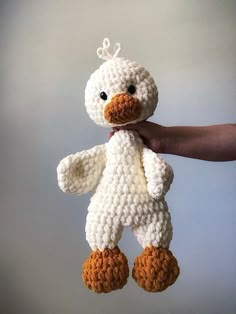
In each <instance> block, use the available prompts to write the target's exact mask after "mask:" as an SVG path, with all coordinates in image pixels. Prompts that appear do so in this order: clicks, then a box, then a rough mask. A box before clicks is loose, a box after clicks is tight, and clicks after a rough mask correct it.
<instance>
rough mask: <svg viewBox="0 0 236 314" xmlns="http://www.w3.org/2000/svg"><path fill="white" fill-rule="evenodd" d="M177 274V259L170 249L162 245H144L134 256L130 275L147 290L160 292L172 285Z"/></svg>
mask: <svg viewBox="0 0 236 314" xmlns="http://www.w3.org/2000/svg"><path fill="white" fill-rule="evenodd" d="M178 275H179V266H178V263H177V260H176V259H175V257H174V256H173V255H172V253H171V251H170V250H168V249H164V248H162V247H159V248H156V247H153V246H152V247H146V248H145V250H144V251H143V253H142V254H141V255H140V256H138V257H136V259H135V261H134V268H133V272H132V276H133V278H134V280H135V281H136V282H137V284H138V285H139V286H140V287H142V288H143V289H144V290H146V291H148V292H160V291H163V290H165V289H166V288H168V287H169V286H170V285H172V284H173V283H174V282H175V281H176V279H177V277H178Z"/></svg>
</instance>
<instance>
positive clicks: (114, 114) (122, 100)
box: [104, 94, 142, 124]
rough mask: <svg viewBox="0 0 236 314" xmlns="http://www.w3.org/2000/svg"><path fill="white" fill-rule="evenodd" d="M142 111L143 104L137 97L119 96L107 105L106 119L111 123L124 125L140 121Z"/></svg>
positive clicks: (105, 110)
mask: <svg viewBox="0 0 236 314" xmlns="http://www.w3.org/2000/svg"><path fill="white" fill-rule="evenodd" d="M141 111H142V106H141V103H140V101H139V100H138V99H137V98H136V97H133V96H131V95H128V94H118V95H115V96H114V97H113V98H112V99H111V101H110V102H109V103H108V104H107V105H106V107H105V109H104V117H105V119H106V120H107V121H108V122H109V123H113V124H124V123H127V122H132V121H134V120H136V119H138V118H139V116H140V114H141Z"/></svg>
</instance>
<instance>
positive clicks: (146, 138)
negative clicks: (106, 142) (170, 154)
mask: <svg viewBox="0 0 236 314" xmlns="http://www.w3.org/2000/svg"><path fill="white" fill-rule="evenodd" d="M119 130H135V131H137V132H138V134H139V135H140V137H141V138H142V140H143V143H144V144H145V145H146V146H147V147H148V148H150V149H151V150H152V151H154V152H155V153H164V152H165V144H164V133H165V127H164V126H162V125H159V124H156V123H153V122H149V121H142V122H138V123H135V124H128V125H125V126H120V127H115V128H113V132H110V133H109V137H112V135H113V134H114V133H115V132H117V131H119Z"/></svg>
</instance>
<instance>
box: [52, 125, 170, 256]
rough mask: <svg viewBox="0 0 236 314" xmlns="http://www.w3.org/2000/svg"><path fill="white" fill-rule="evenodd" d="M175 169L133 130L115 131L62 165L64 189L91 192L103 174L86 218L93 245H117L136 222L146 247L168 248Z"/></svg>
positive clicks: (139, 235) (63, 161) (87, 233)
mask: <svg viewBox="0 0 236 314" xmlns="http://www.w3.org/2000/svg"><path fill="white" fill-rule="evenodd" d="M104 166H105V169H104V170H103V173H102V174H101V171H102V169H103V167H104ZM171 174H172V170H171V168H170V166H169V165H168V164H167V163H166V162H165V161H164V160H163V159H162V158H160V157H159V156H158V155H157V154H155V153H153V152H152V151H151V150H149V149H148V148H146V147H144V146H143V143H142V140H141V139H140V137H139V136H138V134H137V133H136V132H134V131H119V132H116V133H115V134H114V136H113V137H112V138H111V139H110V141H109V142H108V143H107V144H106V146H105V145H101V146H95V147H94V148H92V149H91V150H89V151H83V152H81V153H77V154H75V155H70V156H68V157H66V158H65V159H63V160H62V161H61V163H60V164H59V166H58V180H59V186H60V188H61V189H62V190H63V191H64V192H71V193H77V194H83V193H86V192H88V191H91V190H92V189H93V188H94V187H95V185H96V184H97V183H98V180H99V177H100V181H99V184H98V186H97V188H96V191H95V194H94V195H93V197H92V198H91V202H90V205H89V208H88V211H89V213H88V216H87V223H86V239H87V241H88V242H89V244H90V246H91V248H92V249H93V250H96V249H100V250H103V249H105V248H106V247H109V248H113V247H114V246H115V245H116V244H117V242H118V241H119V239H120V237H121V234H122V230H123V228H124V227H125V226H132V227H133V231H134V234H135V236H136V237H137V240H138V241H139V242H140V244H141V245H142V246H143V247H146V246H147V245H149V246H150V245H154V246H162V247H168V246H169V243H170V240H171V237H172V227H171V221H170V215H169V213H168V207H167V204H166V202H165V201H164V195H165V193H166V191H167V190H168V188H169V185H170V183H171V181H172V176H171Z"/></svg>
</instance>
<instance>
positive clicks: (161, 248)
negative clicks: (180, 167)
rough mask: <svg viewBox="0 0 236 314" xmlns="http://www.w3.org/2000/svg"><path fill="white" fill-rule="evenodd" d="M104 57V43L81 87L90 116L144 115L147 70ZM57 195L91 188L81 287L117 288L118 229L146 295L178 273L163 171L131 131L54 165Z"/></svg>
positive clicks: (151, 89)
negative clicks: (137, 249) (130, 244)
mask: <svg viewBox="0 0 236 314" xmlns="http://www.w3.org/2000/svg"><path fill="white" fill-rule="evenodd" d="M113 48H114V49H113V53H111V52H110V42H109V40H108V39H107V38H105V39H104V41H103V47H100V48H99V49H98V50H97V54H98V56H99V57H100V58H102V59H104V60H105V62H104V63H103V64H102V65H101V66H100V67H99V68H98V69H97V70H96V71H95V72H94V73H93V74H92V75H91V77H90V79H89V81H88V83H87V86H86V90H85V105H86V108H87V111H88V114H89V116H90V118H91V119H92V120H93V121H94V122H95V123H97V124H98V125H100V126H103V127H117V126H122V125H127V124H130V123H136V122H139V121H143V120H146V119H147V118H149V117H150V116H151V115H152V114H153V112H154V110H155V108H156V105H157V102H158V91H157V87H156V84H155V82H154V79H153V78H152V76H151V75H150V74H149V72H148V71H147V70H146V69H145V68H144V67H143V66H141V65H139V64H137V63H136V62H133V61H130V60H126V59H124V58H120V57H118V54H119V51H120V44H119V43H116V44H115V45H114V47H113ZM57 173H58V184H59V187H60V188H61V190H62V191H63V192H69V193H75V194H84V193H87V192H89V191H92V190H93V191H95V192H94V195H93V196H92V198H91V202H90V205H89V207H88V215H87V222H86V239H87V241H88V243H89V245H90V247H91V249H92V252H91V254H90V256H89V258H88V259H87V260H86V261H85V263H84V264H83V271H82V278H83V281H84V283H85V285H86V286H87V287H88V288H89V289H91V290H93V291H94V292H97V293H101V292H103V293H107V292H110V291H112V290H116V289H121V288H122V287H123V286H124V285H125V284H126V282H127V279H128V276H129V268H128V261H127V258H126V256H125V255H124V254H123V253H122V252H121V251H120V249H119V248H118V245H117V244H118V241H119V240H120V238H121V235H122V231H123V229H124V227H132V231H133V234H134V235H135V237H136V238H137V241H138V242H139V243H140V244H141V246H142V247H143V249H144V250H143V252H142V254H141V255H140V256H138V257H136V259H135V261H134V266H133V271H132V276H133V278H134V280H135V281H136V282H137V284H138V285H139V286H140V287H142V288H143V289H145V290H146V291H149V292H158V291H163V290H165V289H166V288H167V287H168V286H170V285H172V284H173V283H174V282H175V280H176V279H177V277H178V275H179V267H178V263H177V260H176V259H175V257H174V256H173V254H172V253H171V251H170V250H169V245H170V241H171V239H172V225H171V218H170V214H169V212H168V206H167V203H166V202H165V200H164V196H165V194H166V192H167V191H168V190H169V187H170V184H171V183H172V180H173V171H172V169H171V167H170V166H169V165H168V164H167V163H166V161H165V160H164V159H162V158H161V157H160V156H159V155H158V154H156V153H154V152H153V151H151V150H150V149H148V148H147V147H145V145H144V144H143V142H142V139H141V138H140V137H139V135H138V133H137V132H135V131H128V130H120V131H118V132H116V133H115V134H114V135H113V136H112V137H111V139H110V140H109V142H108V143H106V144H103V145H98V146H95V147H93V148H91V149H89V150H84V151H81V152H78V153H76V154H74V155H69V156H67V157H66V158H64V159H63V160H62V161H61V162H60V164H59V165H58V168H57Z"/></svg>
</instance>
